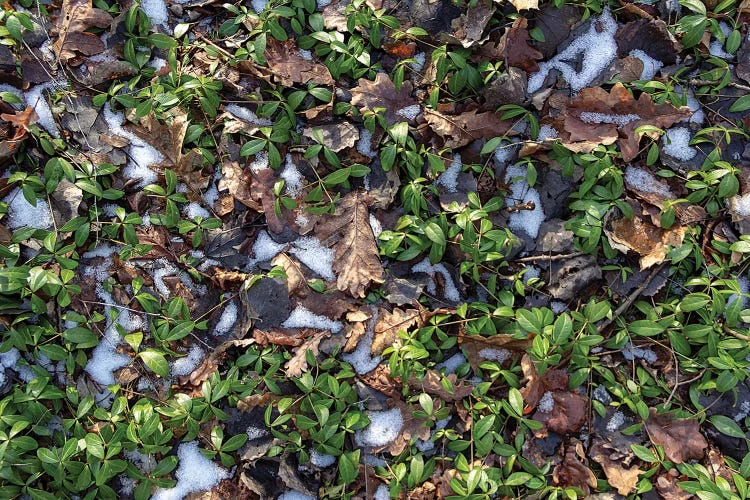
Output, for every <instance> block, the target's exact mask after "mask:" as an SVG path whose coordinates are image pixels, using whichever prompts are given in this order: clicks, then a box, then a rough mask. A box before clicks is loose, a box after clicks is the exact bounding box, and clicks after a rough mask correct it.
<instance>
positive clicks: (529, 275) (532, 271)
mask: <svg viewBox="0 0 750 500" xmlns="http://www.w3.org/2000/svg"><path fill="white" fill-rule="evenodd" d="M541 272H542V271H541V269H539V268H538V267H536V266H529V267H527V268H526V272H525V273H523V282H524V283H528V282H529V280H530V279H533V278H538V277H539V275H540V274H541Z"/></svg>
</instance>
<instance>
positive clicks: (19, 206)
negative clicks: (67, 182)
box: [3, 188, 54, 231]
mask: <svg viewBox="0 0 750 500" xmlns="http://www.w3.org/2000/svg"><path fill="white" fill-rule="evenodd" d="M3 201H4V202H5V203H7V204H8V215H7V217H8V219H7V221H8V222H7V224H6V225H7V226H8V229H10V230H11V231H14V230H16V229H19V228H22V227H33V228H36V229H49V228H50V227H52V224H53V222H54V219H53V217H52V211H51V210H50V207H49V203H47V202H46V201H45V200H40V199H37V200H36V206H32V205H31V203H29V202H28V201H27V200H26V197H25V196H24V195H23V192H22V191H21V188H14V189H13V190H12V191H11V192H10V193H8V195H7V196H6V197H5V198H3Z"/></svg>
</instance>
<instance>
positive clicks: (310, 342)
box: [284, 330, 331, 377]
mask: <svg viewBox="0 0 750 500" xmlns="http://www.w3.org/2000/svg"><path fill="white" fill-rule="evenodd" d="M330 335H331V332H329V331H328V330H322V331H320V332H318V333H316V334H315V335H313V336H312V337H310V338H309V339H307V340H306V341H305V342H304V343H303V344H302V345H300V346H299V347H297V348H296V349H295V350H294V355H292V359H290V360H289V361H287V362H286V364H285V365H284V368H285V369H286V376H287V377H299V376H300V375H302V373H303V372H304V371H305V370H307V356H306V354H307V351H308V349H309V350H310V351H312V353H313V355H314V356H317V355H318V346H319V345H320V341H321V340H323V339H324V338H326V337H329V336H330Z"/></svg>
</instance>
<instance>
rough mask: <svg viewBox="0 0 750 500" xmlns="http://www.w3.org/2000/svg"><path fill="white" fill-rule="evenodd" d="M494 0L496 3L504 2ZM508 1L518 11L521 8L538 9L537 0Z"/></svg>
mask: <svg viewBox="0 0 750 500" xmlns="http://www.w3.org/2000/svg"><path fill="white" fill-rule="evenodd" d="M495 1H496V2H498V3H505V2H504V1H502V2H501V1H499V0H495ZM510 3H512V4H513V7H515V8H516V10H517V11H519V12H520V11H522V10H531V9H539V0H510Z"/></svg>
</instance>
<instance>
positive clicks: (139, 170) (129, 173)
mask: <svg viewBox="0 0 750 500" xmlns="http://www.w3.org/2000/svg"><path fill="white" fill-rule="evenodd" d="M103 111H104V120H105V121H106V122H107V125H108V126H109V130H110V132H111V133H113V134H114V135H119V136H121V137H124V138H126V139H128V140H129V141H130V148H129V158H128V164H127V165H126V166H125V168H124V169H123V174H124V176H125V178H128V179H140V182H139V183H138V186H139V187H143V186H145V185H147V184H153V183H155V182H156V181H157V179H158V178H159V176H158V175H157V174H156V172H154V171H153V170H151V169H150V168H149V166H150V165H154V164H157V163H161V162H162V161H164V156H163V155H162V154H161V153H160V152H159V151H157V150H156V148H155V147H153V146H152V145H151V144H149V143H147V142H146V141H144V140H143V139H141V138H140V137H138V136H137V135H135V134H133V133H132V132H130V131H128V130H125V129H124V128H123V127H122V121H123V114H122V113H115V112H113V111H112V109H111V108H110V107H109V103H106V104H105V105H104V108H103Z"/></svg>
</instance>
